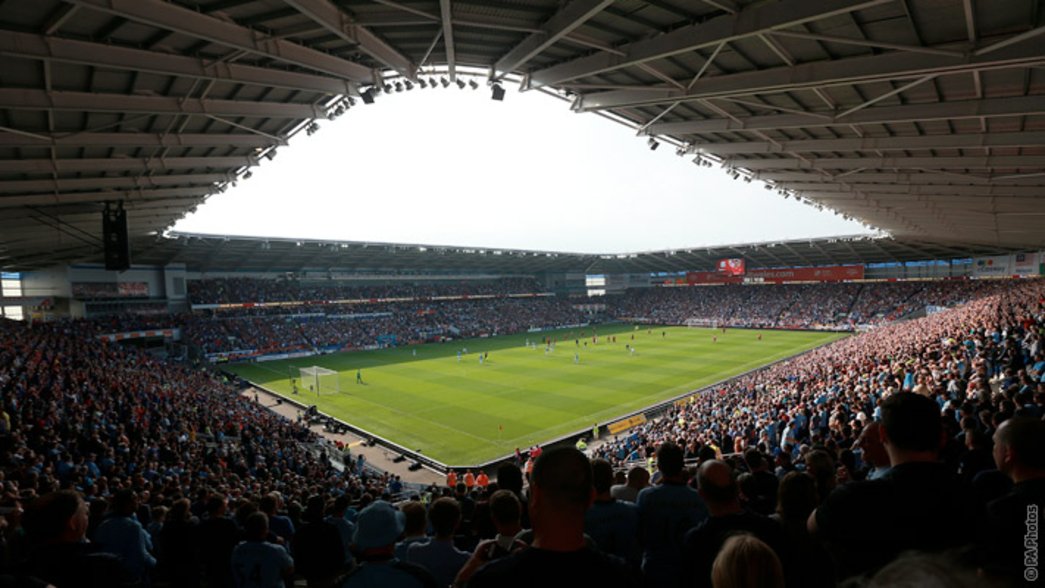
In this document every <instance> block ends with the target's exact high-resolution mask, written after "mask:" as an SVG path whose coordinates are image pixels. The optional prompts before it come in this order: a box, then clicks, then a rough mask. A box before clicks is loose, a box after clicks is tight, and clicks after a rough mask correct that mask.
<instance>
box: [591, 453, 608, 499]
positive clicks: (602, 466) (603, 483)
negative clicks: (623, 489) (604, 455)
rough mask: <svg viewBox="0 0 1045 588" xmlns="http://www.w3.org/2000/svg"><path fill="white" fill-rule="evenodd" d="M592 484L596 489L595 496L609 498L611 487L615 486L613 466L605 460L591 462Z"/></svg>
mask: <svg viewBox="0 0 1045 588" xmlns="http://www.w3.org/2000/svg"><path fill="white" fill-rule="evenodd" d="M591 476H592V478H591V482H592V485H593V486H594V487H595V494H596V495H598V496H603V495H605V496H608V495H609V493H610V487H611V486H613V466H611V465H610V462H608V461H606V460H605V459H601V458H600V459H596V460H593V461H592V462H591Z"/></svg>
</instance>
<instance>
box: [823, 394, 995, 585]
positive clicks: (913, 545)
mask: <svg viewBox="0 0 1045 588" xmlns="http://www.w3.org/2000/svg"><path fill="white" fill-rule="evenodd" d="M881 408H882V427H881V429H880V434H881V438H882V444H883V445H884V446H885V450H886V453H888V455H889V462H890V463H891V464H892V469H891V470H890V471H889V473H888V474H886V475H884V476H882V477H881V478H880V479H878V480H871V481H865V482H853V483H850V484H845V485H843V486H840V487H838V488H837V489H835V490H834V492H832V494H831V495H830V496H828V498H827V500H826V501H825V502H824V503H823V504H822V505H821V506H820V507H819V508H818V509H816V510H815V511H813V514H811V515H810V517H809V530H810V532H811V533H813V534H815V535H817V536H818V537H820V538H821V539H822V540H823V541H825V542H826V546H827V548H828V550H829V551H830V552H831V553H832V555H833V556H834V559H835V563H836V565H837V569H838V572H839V576H840V577H842V578H847V577H850V576H854V575H865V574H869V573H873V572H874V571H875V570H877V569H879V568H881V567H882V566H884V565H885V564H887V563H888V562H889V561H891V560H893V559H894V558H895V557H896V556H897V555H899V554H900V553H902V552H904V551H908V550H918V551H932V552H937V551H942V550H945V549H949V548H954V547H959V546H964V545H966V544H967V543H969V542H970V540H971V531H972V528H971V527H972V525H970V523H969V521H972V520H975V515H974V512H973V508H972V501H971V498H970V492H969V490H968V488H967V487H966V486H965V485H964V484H963V483H962V481H961V480H960V479H959V478H958V476H957V475H956V474H955V472H954V471H953V469H952V468H950V467H948V466H947V465H946V464H943V463H941V462H939V461H938V454H939V449H940V447H941V445H942V443H943V426H942V423H941V418H940V407H939V405H938V404H937V403H936V402H934V401H933V400H930V399H928V398H926V397H924V396H919V395H918V394H914V393H911V392H899V393H895V394H893V395H892V396H890V397H889V398H887V399H886V400H885V401H884V402H882V405H881Z"/></svg>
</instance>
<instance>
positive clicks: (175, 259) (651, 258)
mask: <svg viewBox="0 0 1045 588" xmlns="http://www.w3.org/2000/svg"><path fill="white" fill-rule="evenodd" d="M171 237H172V238H169V239H168V238H160V239H154V240H152V241H150V242H148V243H147V244H144V245H143V246H142V249H141V251H140V252H139V253H138V255H137V257H136V260H135V261H136V263H142V264H147V265H160V266H163V265H167V264H170V263H184V264H185V265H186V266H187V267H188V268H189V269H190V270H193V271H202V272H225V271H246V272H303V271H329V272H339V271H346V272H347V271H351V272H362V273H374V274H380V275H387V274H388V273H389V272H403V273H405V274H408V275H412V276H413V275H418V274H424V273H431V274H447V273H451V274H455V275H459V274H461V273H471V274H489V275H505V274H534V273H539V272H560V271H561V272H584V273H587V274H610V273H653V272H681V271H687V270H711V269H714V268H715V266H716V263H717V261H718V260H719V259H722V258H727V257H743V258H744V259H746V260H747V263H748V266H749V267H752V268H758V267H788V266H813V265H835V264H847V263H885V262H904V261H920V260H928V259H954V258H966V257H970V256H972V255H980V254H985V253H1002V252H1003V251H1004V250H1003V249H990V248H986V249H985V248H983V247H982V246H977V247H966V246H951V245H940V244H938V243H930V242H919V241H914V240H898V239H893V238H890V237H881V236H877V237H872V236H868V235H852V236H845V237H834V238H830V239H801V240H795V241H774V242H765V243H749V244H743V245H724V246H716V247H697V248H691V249H678V250H673V251H649V252H642V253H628V254H620V255H591V254H585V253H567V252H548V251H525V250H519V249H496V248H488V247H485V248H484V247H452V246H443V245H406V244H401V243H363V242H353V241H327V240H323V241H314V240H302V239H276V238H264V237H221V236H214V235H199V234H189V233H173V234H172V235H171Z"/></svg>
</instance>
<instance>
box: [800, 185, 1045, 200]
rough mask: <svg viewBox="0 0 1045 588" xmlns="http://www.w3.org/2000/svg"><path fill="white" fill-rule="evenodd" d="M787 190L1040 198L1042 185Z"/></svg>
mask: <svg viewBox="0 0 1045 588" xmlns="http://www.w3.org/2000/svg"><path fill="white" fill-rule="evenodd" d="M784 187H786V188H787V189H789V190H795V191H798V192H802V193H803V194H811V193H815V194H827V193H832V194H841V193H853V192H860V193H867V192H875V193H879V194H897V195H901V196H978V197H979V196H983V197H993V196H1001V197H1013V198H1015V197H1020V198H1040V197H1042V194H1043V193H1045V188H1042V187H1041V186H999V185H992V184H988V185H973V186H946V185H929V184H922V185H913V184H848V183H847V184H841V183H834V182H825V183H822V184H820V183H815V182H806V183H802V182H794V183H792V182H788V183H786V184H784Z"/></svg>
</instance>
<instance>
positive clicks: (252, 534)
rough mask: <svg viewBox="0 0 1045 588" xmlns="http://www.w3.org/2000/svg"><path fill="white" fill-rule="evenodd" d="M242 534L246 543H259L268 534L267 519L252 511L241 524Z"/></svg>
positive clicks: (263, 515)
mask: <svg viewBox="0 0 1045 588" xmlns="http://www.w3.org/2000/svg"><path fill="white" fill-rule="evenodd" d="M243 533H244V535H246V537H247V540H248V541H261V540H263V539H265V538H266V537H268V534H269V517H268V515H266V514H265V513H263V512H261V511H254V512H252V513H250V514H249V515H247V520H245V521H244V522H243Z"/></svg>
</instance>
